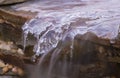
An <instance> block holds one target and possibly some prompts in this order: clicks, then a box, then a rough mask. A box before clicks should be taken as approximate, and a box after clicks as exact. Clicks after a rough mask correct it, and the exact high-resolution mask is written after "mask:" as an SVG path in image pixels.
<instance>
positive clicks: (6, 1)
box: [0, 0, 27, 5]
mask: <svg viewBox="0 0 120 78" xmlns="http://www.w3.org/2000/svg"><path fill="white" fill-rule="evenodd" d="M25 1H27V0H0V5H7V4H14V3H20V2H25Z"/></svg>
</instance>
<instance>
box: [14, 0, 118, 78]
mask: <svg viewBox="0 0 120 78" xmlns="http://www.w3.org/2000/svg"><path fill="white" fill-rule="evenodd" d="M119 3H120V0H35V1H33V2H32V4H31V3H29V2H28V4H27V6H26V5H24V3H23V4H22V5H17V6H14V7H13V8H15V9H16V10H23V11H31V12H37V15H36V16H35V17H34V18H33V19H31V20H30V21H27V22H26V23H25V24H24V26H23V27H22V29H23V33H24V37H25V39H24V47H25V44H26V42H27V41H26V40H27V38H28V37H27V35H28V34H32V35H34V37H35V38H36V40H37V42H36V44H35V45H34V52H35V56H39V55H41V54H42V57H41V59H40V62H39V64H38V67H39V66H41V64H42V63H43V62H44V61H45V58H48V57H47V56H48V55H49V54H51V56H50V57H49V66H48V69H47V68H46V69H47V71H46V69H40V68H36V71H37V72H39V73H41V72H43V70H44V72H47V74H46V76H45V75H44V76H43V77H42V76H41V75H42V74H41V75H39V74H36V75H38V76H36V78H37V77H38V78H54V77H52V76H50V74H51V72H52V70H53V69H54V65H55V63H56V62H57V59H58V57H60V54H61V50H62V49H63V48H64V46H65V43H67V41H68V43H69V44H71V45H70V59H72V57H73V52H74V51H73V49H74V47H73V46H74V37H75V36H76V35H77V34H80V35H84V34H85V33H87V32H92V33H94V34H96V35H97V36H98V37H99V38H103V39H110V40H111V42H112V43H114V40H115V39H116V38H117V36H118V33H119V30H118V29H119V26H120V4H119ZM67 39H68V40H67ZM64 59H65V60H64V61H63V63H61V62H59V63H57V66H58V70H59V74H57V75H61V76H60V77H55V78H75V77H74V76H75V75H78V72H77V69H73V70H75V71H74V72H76V74H75V73H74V75H73V76H71V77H70V76H68V75H67V73H68V71H69V69H70V71H72V69H71V68H72V63H71V62H67V60H66V56H65V57H64ZM60 66H62V67H60ZM34 70H35V69H34ZM40 70H42V71H40ZM60 73H61V74H60ZM69 74H71V73H69ZM39 76H40V77H39ZM62 76H63V77H62ZM31 78H32V76H31ZM76 78H79V77H76Z"/></svg>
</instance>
